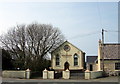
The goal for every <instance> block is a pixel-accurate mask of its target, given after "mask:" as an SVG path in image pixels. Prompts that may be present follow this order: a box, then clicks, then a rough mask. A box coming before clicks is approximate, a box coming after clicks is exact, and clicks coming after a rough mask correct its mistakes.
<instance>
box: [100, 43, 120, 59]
mask: <svg viewBox="0 0 120 84" xmlns="http://www.w3.org/2000/svg"><path fill="white" fill-rule="evenodd" d="M101 51H102V52H104V53H103V56H104V59H120V56H119V55H120V44H104V47H103V49H102V50H101Z"/></svg>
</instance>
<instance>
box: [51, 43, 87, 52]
mask: <svg viewBox="0 0 120 84" xmlns="http://www.w3.org/2000/svg"><path fill="white" fill-rule="evenodd" d="M64 43H69V44H71V43H70V42H68V41H65V42H63V43H62V44H61V45H60V46H58V47H57V48H56V49H54V50H53V51H52V52H51V53H53V52H54V51H56V50H57V49H58V48H59V47H61V46H62V45H63V44H64ZM71 45H72V46H73V47H75V48H77V47H76V46H74V45H73V44H71ZM77 49H78V50H80V49H79V48H77ZM80 51H82V50H80ZM82 52H83V51H82ZM83 53H85V52H83Z"/></svg>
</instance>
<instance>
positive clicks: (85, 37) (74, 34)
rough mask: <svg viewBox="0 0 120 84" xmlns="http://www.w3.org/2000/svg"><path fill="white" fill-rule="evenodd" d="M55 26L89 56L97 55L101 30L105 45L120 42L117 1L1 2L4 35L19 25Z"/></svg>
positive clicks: (1, 29)
mask: <svg viewBox="0 0 120 84" xmlns="http://www.w3.org/2000/svg"><path fill="white" fill-rule="evenodd" d="M35 21H36V22H38V23H44V24H52V25H53V26H55V27H58V28H59V29H60V30H61V32H62V33H63V34H64V35H65V37H66V40H68V41H69V42H71V43H72V44H73V45H75V46H76V47H78V48H80V49H81V50H83V51H84V52H86V55H97V49H98V40H99V39H101V29H102V28H103V29H105V30H107V31H108V32H105V42H106V43H116V42H117V41H118V35H117V33H118V32H115V31H117V30H118V3H117V2H19V3H18V2H7V3H6V2H3V3H0V35H1V34H3V33H6V32H7V30H9V29H10V28H11V27H13V26H15V25H17V24H23V23H24V24H29V23H32V22H35Z"/></svg>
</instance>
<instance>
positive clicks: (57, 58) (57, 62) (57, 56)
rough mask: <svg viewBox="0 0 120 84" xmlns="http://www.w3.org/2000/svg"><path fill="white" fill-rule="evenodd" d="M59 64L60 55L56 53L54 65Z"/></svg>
mask: <svg viewBox="0 0 120 84" xmlns="http://www.w3.org/2000/svg"><path fill="white" fill-rule="evenodd" d="M58 65H60V56H59V55H58V54H57V55H56V66H58Z"/></svg>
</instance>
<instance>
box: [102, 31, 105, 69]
mask: <svg viewBox="0 0 120 84" xmlns="http://www.w3.org/2000/svg"><path fill="white" fill-rule="evenodd" d="M104 31H105V30H104V29H102V70H103V71H104Z"/></svg>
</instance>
